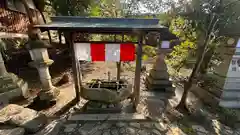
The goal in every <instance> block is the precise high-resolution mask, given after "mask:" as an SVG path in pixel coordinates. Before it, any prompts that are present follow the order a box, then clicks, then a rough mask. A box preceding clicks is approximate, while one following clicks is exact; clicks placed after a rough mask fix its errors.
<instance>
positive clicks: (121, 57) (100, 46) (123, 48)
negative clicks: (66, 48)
mask: <svg viewBox="0 0 240 135" xmlns="http://www.w3.org/2000/svg"><path fill="white" fill-rule="evenodd" d="M74 49H75V50H76V51H75V53H76V54H75V55H76V57H77V59H78V60H84V61H112V62H118V61H134V60H135V45H134V44H131V43H123V44H115V43H114V44H112V43H109V44H108V43H106V44H104V43H75V44H74Z"/></svg>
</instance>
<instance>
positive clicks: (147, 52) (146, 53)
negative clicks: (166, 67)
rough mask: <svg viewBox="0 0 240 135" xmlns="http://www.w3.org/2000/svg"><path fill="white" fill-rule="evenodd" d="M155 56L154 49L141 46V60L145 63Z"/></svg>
mask: <svg viewBox="0 0 240 135" xmlns="http://www.w3.org/2000/svg"><path fill="white" fill-rule="evenodd" d="M155 56H156V48H155V47H152V46H147V45H146V46H143V56H142V60H144V61H146V60H148V59H149V58H153V57H155Z"/></svg>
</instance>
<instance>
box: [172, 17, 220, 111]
mask: <svg viewBox="0 0 240 135" xmlns="http://www.w3.org/2000/svg"><path fill="white" fill-rule="evenodd" d="M213 19H214V18H212V20H211V23H210V27H209V29H208V32H207V33H206V35H202V38H201V37H200V39H199V41H200V43H201V41H202V39H204V40H203V41H204V42H203V44H202V45H201V44H200V45H199V47H198V50H199V51H198V53H197V54H198V56H197V61H196V63H195V66H194V68H193V71H192V73H191V75H190V77H189V79H188V80H187V81H186V82H185V83H184V92H183V95H182V98H181V100H180V103H179V104H178V105H177V107H176V108H177V109H183V110H186V109H187V104H186V100H187V95H188V92H189V91H190V89H191V87H192V83H193V82H194V79H195V77H196V75H197V73H198V72H199V69H200V67H201V65H202V62H203V60H204V57H205V54H206V49H207V45H208V41H209V39H210V32H211V31H212V30H213V28H214V27H215V25H216V22H213ZM187 111H188V110H187Z"/></svg>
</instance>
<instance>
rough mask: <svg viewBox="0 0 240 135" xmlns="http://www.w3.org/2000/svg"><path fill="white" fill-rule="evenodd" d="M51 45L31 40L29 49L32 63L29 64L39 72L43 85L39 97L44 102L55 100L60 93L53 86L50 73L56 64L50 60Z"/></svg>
mask: <svg viewBox="0 0 240 135" xmlns="http://www.w3.org/2000/svg"><path fill="white" fill-rule="evenodd" d="M49 47H50V45H49V44H46V43H45V42H43V41H42V40H39V39H35V40H30V41H29V43H28V45H27V48H28V50H29V53H30V56H31V59H32V62H30V63H29V65H30V66H31V67H34V68H36V69H37V70H38V73H39V77H40V81H41V83H42V90H41V91H40V94H39V97H40V100H43V101H52V100H55V98H56V96H57V95H58V94H59V91H58V89H57V88H56V87H54V86H53V85H52V81H51V76H50V73H49V66H50V65H52V63H53V62H54V61H53V60H51V59H49V56H48V51H47V48H49Z"/></svg>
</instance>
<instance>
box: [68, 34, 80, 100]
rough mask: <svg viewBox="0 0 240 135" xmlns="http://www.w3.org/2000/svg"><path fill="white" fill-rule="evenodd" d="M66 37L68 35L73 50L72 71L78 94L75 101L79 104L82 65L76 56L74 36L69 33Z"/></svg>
mask: <svg viewBox="0 0 240 135" xmlns="http://www.w3.org/2000/svg"><path fill="white" fill-rule="evenodd" d="M66 35H67V37H66V39H68V43H69V46H70V48H71V55H72V69H73V78H74V86H75V93H76V98H75V100H76V102H79V101H80V88H81V86H80V84H81V82H80V81H81V80H80V70H79V69H80V64H79V61H78V60H77V58H76V55H75V49H74V43H73V40H74V39H73V34H72V33H68V34H66Z"/></svg>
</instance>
